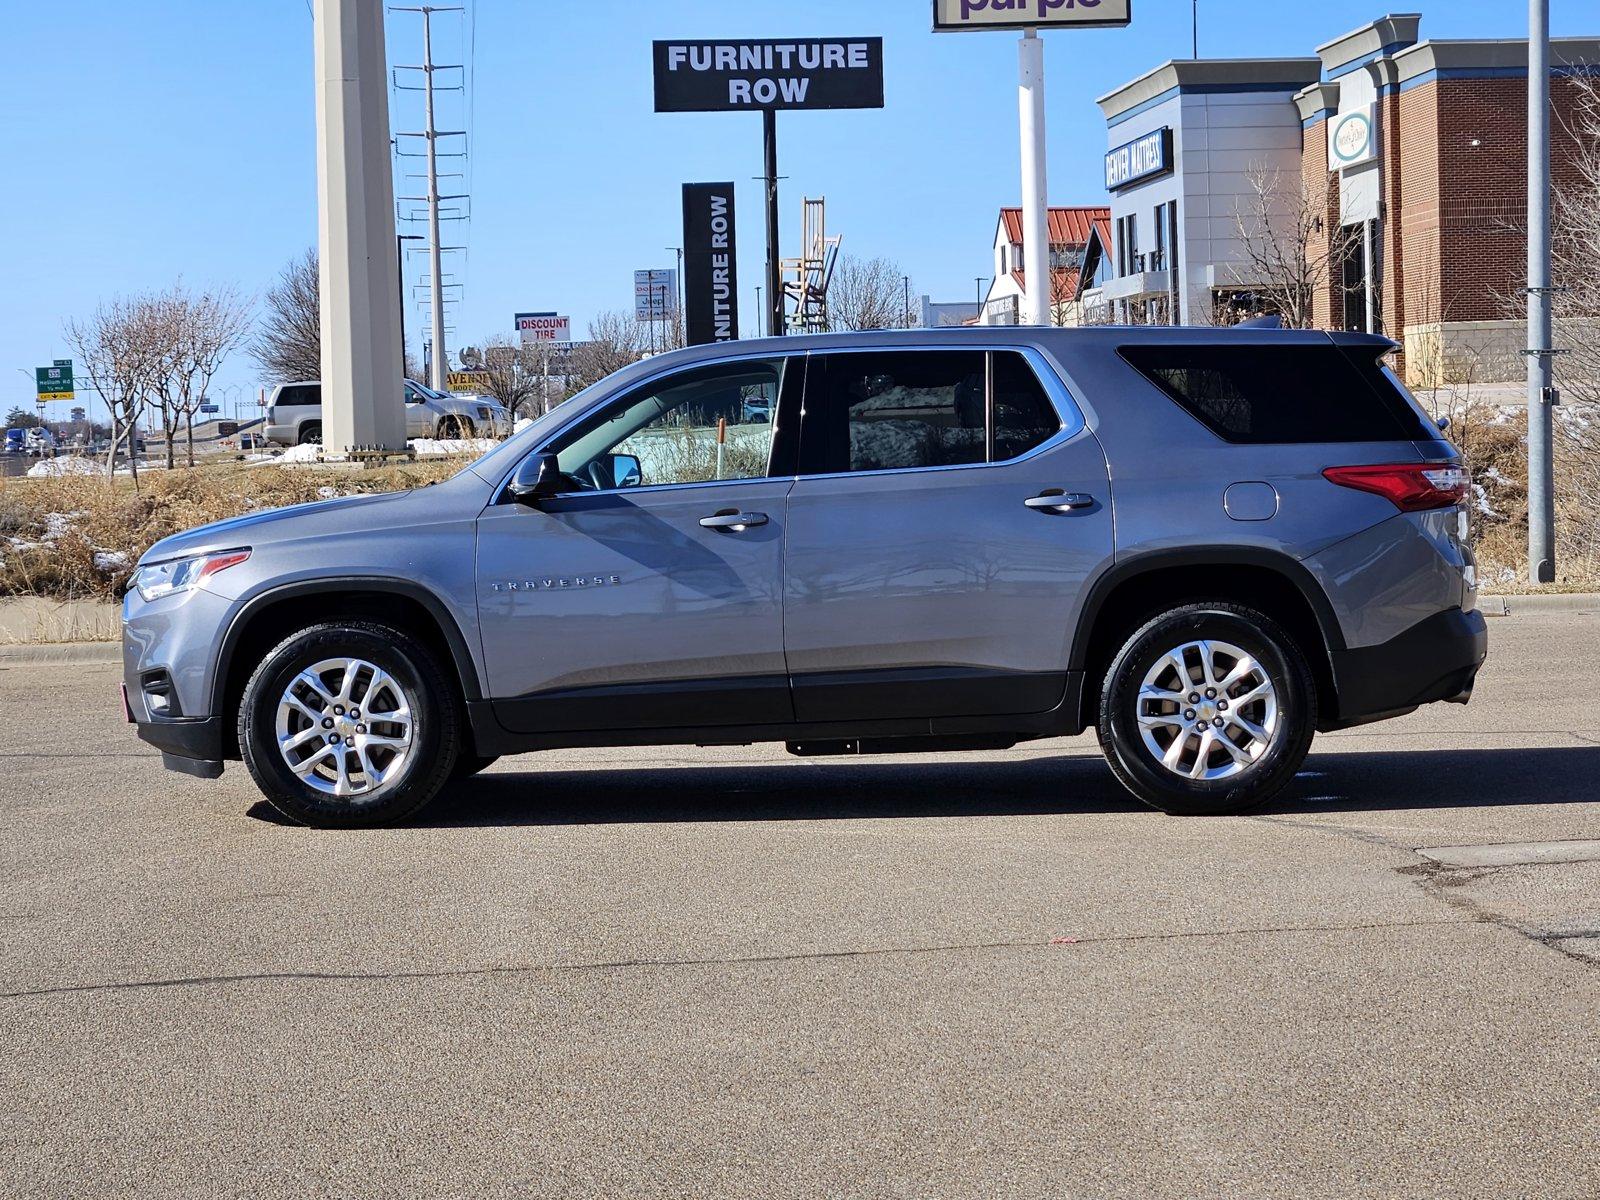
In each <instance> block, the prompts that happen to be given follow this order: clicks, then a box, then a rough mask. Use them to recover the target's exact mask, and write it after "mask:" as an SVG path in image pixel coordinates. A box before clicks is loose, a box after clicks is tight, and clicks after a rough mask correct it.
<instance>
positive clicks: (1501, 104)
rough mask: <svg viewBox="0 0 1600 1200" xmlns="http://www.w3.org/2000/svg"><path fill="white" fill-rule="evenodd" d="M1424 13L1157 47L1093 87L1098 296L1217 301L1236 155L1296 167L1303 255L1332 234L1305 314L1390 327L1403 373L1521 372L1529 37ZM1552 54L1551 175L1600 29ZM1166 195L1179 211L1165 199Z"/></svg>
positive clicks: (1570, 165) (1194, 317)
mask: <svg viewBox="0 0 1600 1200" xmlns="http://www.w3.org/2000/svg"><path fill="white" fill-rule="evenodd" d="M1421 21H1422V18H1421V17H1420V16H1418V15H1416V14H1402V15H1395V16H1387V17H1384V18H1382V19H1380V20H1377V21H1374V22H1372V23H1371V24H1368V25H1365V26H1363V27H1361V28H1360V29H1357V30H1354V31H1352V32H1350V33H1347V34H1345V35H1343V36H1342V37H1339V38H1336V39H1334V40H1333V41H1331V42H1329V43H1327V44H1326V45H1323V46H1319V47H1318V48H1317V51H1316V57H1315V58H1314V59H1292V60H1283V59H1278V60H1202V61H1200V62H1188V63H1168V64H1166V65H1165V66H1164V67H1160V68H1157V69H1156V71H1154V72H1151V73H1150V74H1149V75H1146V76H1143V77H1141V79H1139V80H1135V81H1133V82H1132V83H1130V84H1128V85H1126V86H1125V87H1123V88H1120V89H1118V90H1117V91H1116V92H1113V93H1111V94H1110V95H1108V96H1106V97H1103V98H1102V99H1101V101H1100V105H1101V108H1102V111H1104V113H1105V114H1106V118H1107V122H1108V127H1109V140H1110V143H1111V145H1112V146H1113V147H1114V149H1113V151H1112V155H1108V158H1107V184H1108V187H1111V188H1113V189H1114V190H1113V202H1112V209H1113V228H1114V235H1115V237H1116V238H1117V239H1118V242H1119V245H1118V248H1117V249H1116V250H1115V252H1114V255H1113V257H1114V260H1115V262H1116V264H1117V266H1118V268H1119V269H1118V271H1117V275H1118V278H1117V279H1114V280H1112V281H1111V282H1110V283H1109V284H1108V285H1106V287H1105V288H1104V289H1103V292H1104V293H1105V302H1107V303H1110V304H1116V303H1117V302H1118V298H1119V295H1120V296H1121V297H1122V300H1121V303H1122V306H1123V311H1122V312H1120V313H1119V315H1123V316H1131V317H1135V318H1137V317H1139V316H1141V315H1142V316H1144V317H1146V319H1158V318H1155V317H1152V316H1150V313H1149V310H1147V309H1139V308H1135V307H1134V306H1135V304H1136V303H1137V302H1138V301H1140V300H1141V299H1142V298H1144V297H1145V296H1146V295H1147V294H1150V293H1153V292H1157V291H1159V290H1162V288H1163V285H1166V288H1167V289H1168V290H1170V292H1171V294H1172V295H1173V305H1174V307H1175V308H1176V309H1177V313H1178V319H1181V320H1184V321H1187V322H1203V321H1208V320H1215V319H1218V318H1217V314H1218V312H1219V311H1220V310H1222V308H1223V304H1222V302H1223V301H1224V300H1226V299H1227V298H1228V296H1229V295H1230V293H1231V294H1234V295H1238V294H1241V293H1243V294H1248V292H1249V288H1250V284H1251V282H1252V281H1251V280H1250V279H1249V278H1248V268H1246V267H1244V266H1243V265H1242V262H1241V255H1240V247H1239V245H1238V241H1237V234H1236V230H1237V225H1238V221H1237V218H1236V215H1235V214H1236V213H1237V212H1238V205H1239V204H1241V203H1243V202H1244V201H1243V199H1242V194H1243V193H1244V192H1245V191H1246V190H1247V189H1246V188H1245V187H1243V186H1242V185H1241V172H1249V171H1257V172H1259V171H1260V170H1261V169H1263V168H1267V169H1270V170H1272V171H1274V172H1282V173H1291V172H1295V171H1298V173H1299V175H1300V178H1301V179H1302V180H1303V182H1304V186H1305V189H1306V193H1307V195H1308V196H1309V197H1310V198H1311V200H1312V202H1313V204H1314V205H1315V208H1316V211H1317V215H1318V216H1320V218H1321V220H1320V221H1319V222H1318V223H1317V227H1316V229H1315V232H1314V237H1315V238H1316V239H1318V240H1319V241H1320V245H1317V246H1315V247H1314V249H1313V253H1312V258H1313V259H1316V258H1317V257H1319V256H1320V255H1324V254H1327V253H1329V252H1330V250H1332V249H1334V248H1337V250H1338V253H1337V255H1335V260H1336V261H1335V263H1334V266H1333V269H1332V270H1331V271H1330V272H1329V275H1330V278H1329V279H1328V280H1327V283H1326V286H1325V287H1323V288H1321V289H1319V292H1318V295H1317V296H1316V297H1315V302H1314V305H1313V318H1314V321H1315V323H1316V324H1317V325H1319V326H1323V327H1327V328H1340V329H1368V330H1372V331H1374V332H1382V333H1386V334H1387V335H1388V336H1390V337H1392V338H1394V339H1395V340H1396V341H1398V342H1400V343H1401V345H1402V347H1403V348H1404V354H1405V368H1406V374H1407V375H1408V376H1409V377H1410V378H1411V379H1412V380H1413V381H1414V382H1418V383H1431V382H1435V381H1441V380H1459V379H1463V378H1469V377H1470V378H1473V379H1477V380H1480V381H1489V380H1497V379H1501V380H1503V379H1513V378H1518V377H1520V376H1521V374H1522V372H1523V370H1524V366H1523V362H1522V358H1521V355H1520V353H1519V351H1520V348H1521V346H1522V345H1523V344H1524V338H1525V332H1524V328H1525V327H1524V325H1523V324H1522V322H1521V321H1520V319H1518V318H1517V317H1516V315H1515V314H1516V312H1517V309H1518V306H1519V304H1520V295H1519V292H1518V289H1519V288H1520V287H1521V284H1522V280H1523V279H1525V277H1526V270H1527V243H1526V238H1525V235H1524V232H1523V231H1524V226H1525V222H1526V210H1527V103H1528V101H1527V74H1528V46H1527V42H1526V41H1487V40H1485V41H1477V40H1451V41H1421V40H1419V37H1418V34H1419V30H1420V27H1421ZM1551 61H1552V80H1551V107H1552V110H1553V112H1554V114H1555V120H1554V122H1553V126H1552V129H1553V147H1552V151H1553V158H1554V171H1555V181H1556V186H1557V188H1558V189H1559V188H1560V187H1561V186H1562V184H1563V181H1564V180H1565V181H1571V180H1572V179H1573V178H1574V147H1573V144H1572V141H1571V137H1572V134H1571V132H1570V128H1569V125H1570V123H1569V122H1567V121H1563V120H1562V117H1563V115H1565V114H1570V113H1572V112H1573V109H1574V106H1575V103H1576V100H1577V95H1576V89H1577V87H1578V83H1577V81H1576V79H1575V77H1576V76H1578V75H1580V74H1585V73H1588V72H1594V71H1600V38H1558V39H1556V40H1555V42H1554V43H1553V45H1552V51H1551ZM1308 69H1309V71H1310V78H1305V77H1304V74H1305V72H1307V71H1308ZM1297 76H1300V82H1299V84H1297V85H1295V86H1294V87H1293V88H1292V89H1291V88H1289V87H1288V85H1290V84H1292V83H1294V81H1295V79H1296V77H1297ZM1294 129H1297V130H1298V138H1297V139H1290V140H1286V137H1285V131H1286V130H1294ZM1162 138H1165V139H1167V141H1168V143H1169V146H1170V149H1169V151H1168V153H1167V154H1166V155H1165V161H1163V154H1162V153H1161V151H1160V149H1159V147H1158V145H1157V141H1158V139H1162ZM1130 139H1132V140H1131V141H1130ZM1130 146H1131V147H1133V148H1134V152H1133V154H1132V157H1131V159H1129V158H1128V156H1127V155H1126V152H1127V151H1128V149H1129V147H1130ZM1144 147H1148V149H1145V148H1144ZM1113 156H1117V157H1116V161H1115V162H1114V161H1113ZM1141 172H1142V173H1141ZM1130 176H1131V178H1130ZM1185 177H1188V178H1187V179H1186V178H1185ZM1157 200H1159V201H1160V204H1161V206H1157V205H1155V201H1157ZM1146 201H1150V203H1146ZM1174 201H1176V204H1177V211H1176V212H1174V211H1173V209H1172V208H1170V207H1162V206H1170V205H1171V204H1172V203H1173V202H1174ZM1146 209H1149V210H1150V212H1149V213H1148V214H1146V212H1145V210H1146ZM1140 222H1143V223H1144V224H1145V225H1146V227H1147V228H1148V227H1152V226H1154V225H1157V224H1159V225H1164V226H1165V227H1166V228H1165V229H1163V230H1162V232H1164V233H1166V235H1167V236H1166V238H1165V239H1164V241H1165V242H1166V243H1168V244H1169V245H1171V246H1172V247H1173V250H1172V251H1171V252H1169V253H1168V255H1167V258H1168V259H1170V261H1166V262H1163V263H1162V265H1163V266H1164V267H1165V268H1166V269H1168V270H1180V271H1181V273H1182V275H1181V277H1182V278H1184V279H1185V280H1186V282H1185V283H1184V284H1183V285H1182V287H1181V288H1180V287H1179V286H1178V285H1177V284H1175V283H1172V282H1171V281H1170V280H1165V279H1163V278H1161V277H1159V276H1157V277H1154V278H1152V274H1153V273H1152V272H1151V271H1150V270H1149V269H1148V268H1149V267H1150V265H1151V263H1150V260H1149V259H1148V258H1147V257H1145V256H1142V255H1139V254H1133V255H1130V254H1128V253H1127V248H1126V247H1124V246H1123V245H1122V244H1121V243H1122V242H1124V241H1126V240H1128V239H1129V237H1130V234H1131V236H1132V237H1134V238H1137V237H1138V236H1139V233H1138V229H1137V226H1138V224H1139V223H1140ZM1130 224H1131V225H1132V226H1133V228H1132V229H1131V230H1130V228H1129V226H1130ZM1141 267H1142V268H1145V269H1144V270H1143V271H1142V274H1143V276H1144V278H1141V279H1134V278H1132V277H1133V276H1135V275H1139V274H1141V272H1140V270H1139V268H1141ZM1124 268H1126V269H1124ZM1257 282H1259V281H1257Z"/></svg>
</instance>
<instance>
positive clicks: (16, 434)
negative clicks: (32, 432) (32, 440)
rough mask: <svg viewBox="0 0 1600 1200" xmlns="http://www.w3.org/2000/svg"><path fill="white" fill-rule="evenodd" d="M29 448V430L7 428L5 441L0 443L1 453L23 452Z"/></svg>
mask: <svg viewBox="0 0 1600 1200" xmlns="http://www.w3.org/2000/svg"><path fill="white" fill-rule="evenodd" d="M27 448H28V431H27V430H26V429H7V430H6V436H5V441H4V443H0V454H22V453H24V452H25V451H26V450H27Z"/></svg>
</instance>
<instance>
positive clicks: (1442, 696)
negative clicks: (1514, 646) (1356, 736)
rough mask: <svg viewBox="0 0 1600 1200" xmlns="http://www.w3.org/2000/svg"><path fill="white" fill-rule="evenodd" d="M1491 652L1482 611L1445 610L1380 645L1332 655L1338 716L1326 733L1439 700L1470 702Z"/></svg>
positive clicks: (1327, 722) (1324, 725)
mask: <svg viewBox="0 0 1600 1200" xmlns="http://www.w3.org/2000/svg"><path fill="white" fill-rule="evenodd" d="M1488 653H1489V627H1488V624H1487V622H1485V621H1484V619H1483V614H1482V613H1481V612H1476V611H1473V612H1463V611H1462V610H1461V609H1459V608H1451V609H1446V610H1445V611H1443V612H1438V613H1435V614H1434V615H1433V616H1431V617H1428V618H1426V619H1424V620H1422V621H1418V622H1417V623H1416V624H1415V625H1413V626H1411V628H1410V629H1407V630H1406V631H1405V632H1403V633H1400V634H1398V635H1396V636H1395V637H1392V638H1390V639H1389V640H1388V641H1387V642H1383V643H1381V644H1379V645H1376V646H1363V647H1361V648H1360V649H1356V650H1336V651H1334V653H1333V654H1332V656H1331V657H1332V664H1333V682H1334V688H1335V690H1336V691H1337V693H1338V697H1339V701H1338V715H1337V718H1336V719H1334V720H1331V721H1330V720H1325V721H1324V722H1322V725H1321V727H1322V728H1323V729H1338V728H1341V727H1344V726H1348V725H1359V724H1362V723H1363V722H1366V721H1374V720H1378V719H1380V718H1383V717H1387V716H1398V715H1400V714H1401V713H1405V712H1409V711H1411V710H1412V709H1414V708H1416V707H1418V706H1419V705H1423V704H1432V703H1434V702H1435V701H1438V700H1456V701H1460V702H1462V703H1465V702H1466V700H1467V699H1468V698H1470V697H1471V695H1472V686H1473V682H1474V681H1475V680H1476V678H1477V675H1478V669H1479V668H1480V667H1482V666H1483V662H1484V659H1485V658H1486V657H1487V656H1488Z"/></svg>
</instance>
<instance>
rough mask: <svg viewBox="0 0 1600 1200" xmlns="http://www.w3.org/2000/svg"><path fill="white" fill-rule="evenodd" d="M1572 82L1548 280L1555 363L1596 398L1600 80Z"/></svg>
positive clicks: (1566, 381) (1599, 373) (1599, 376)
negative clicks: (1567, 149)
mask: <svg viewBox="0 0 1600 1200" xmlns="http://www.w3.org/2000/svg"><path fill="white" fill-rule="evenodd" d="M1571 86H1573V87H1575V88H1576V89H1577V91H1578V102H1577V104H1575V105H1574V106H1573V108H1572V110H1571V115H1570V116H1569V117H1568V118H1567V129H1566V131H1565V132H1566V133H1567V135H1568V137H1570V138H1571V140H1572V142H1573V143H1574V145H1573V155H1572V157H1573V161H1572V163H1571V165H1570V167H1569V171H1570V172H1571V173H1570V174H1569V175H1568V176H1567V179H1569V180H1571V183H1570V184H1568V185H1567V186H1563V187H1557V188H1556V189H1555V192H1554V195H1553V197H1552V199H1553V208H1554V212H1553V214H1552V216H1553V221H1552V234H1553V237H1552V239H1551V257H1552V261H1551V275H1552V280H1551V282H1552V283H1554V285H1555V289H1556V290H1555V295H1554V297H1553V300H1554V309H1555V319H1556V328H1557V342H1558V344H1559V345H1560V346H1561V348H1562V349H1563V350H1564V351H1565V353H1564V354H1561V355H1559V356H1557V359H1556V363H1557V366H1558V367H1559V368H1560V373H1561V386H1562V388H1563V389H1564V390H1565V391H1566V393H1567V394H1568V396H1569V397H1570V398H1571V399H1574V400H1577V401H1580V402H1582V403H1586V404H1600V337H1596V334H1600V271H1597V270H1596V267H1595V264H1596V263H1597V262H1600V258H1597V257H1596V256H1597V255H1600V80H1597V79H1596V78H1595V77H1594V76H1581V75H1580V76H1575V77H1573V79H1572V81H1571ZM1563 182H1565V180H1564V181H1563ZM1523 311H1524V312H1525V311H1526V309H1523Z"/></svg>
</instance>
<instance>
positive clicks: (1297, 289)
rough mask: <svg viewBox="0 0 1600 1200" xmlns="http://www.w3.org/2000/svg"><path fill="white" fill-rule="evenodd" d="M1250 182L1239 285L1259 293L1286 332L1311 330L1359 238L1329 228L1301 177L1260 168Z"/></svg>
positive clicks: (1243, 206)
mask: <svg viewBox="0 0 1600 1200" xmlns="http://www.w3.org/2000/svg"><path fill="white" fill-rule="evenodd" d="M1247 180H1248V186H1249V191H1248V192H1247V194H1246V195H1245V196H1243V197H1242V198H1241V200H1240V207H1239V210H1238V212H1237V213H1236V214H1235V218H1234V220H1235V226H1236V229H1237V236H1238V239H1239V244H1240V248H1241V252H1242V254H1243V261H1242V262H1241V263H1239V264H1237V265H1235V266H1234V268H1233V275H1234V281H1235V282H1236V283H1237V284H1238V285H1239V286H1240V287H1241V288H1248V289H1251V290H1253V291H1255V292H1256V293H1257V294H1258V296H1259V297H1260V298H1261V299H1262V300H1263V301H1264V302H1265V305H1266V307H1268V308H1270V309H1271V310H1272V311H1274V312H1276V313H1277V314H1278V316H1279V317H1280V318H1281V319H1282V321H1283V324H1284V326H1285V327H1286V328H1288V329H1310V328H1312V327H1313V324H1314V318H1313V312H1314V308H1313V306H1314V304H1315V301H1316V297H1317V296H1318V295H1319V294H1321V293H1323V292H1325V291H1326V290H1327V289H1328V288H1329V287H1330V285H1331V284H1333V283H1334V282H1335V281H1339V278H1340V272H1341V271H1342V270H1343V263H1344V260H1345V258H1346V256H1347V255H1348V254H1349V253H1350V252H1351V250H1352V249H1353V248H1354V247H1355V245H1356V242H1357V240H1358V237H1359V234H1358V232H1357V231H1356V230H1355V229H1353V228H1348V227H1345V226H1339V227H1337V228H1334V229H1330V230H1325V214H1324V211H1323V208H1322V206H1321V205H1320V204H1319V203H1318V202H1317V201H1316V200H1315V199H1314V198H1313V197H1312V195H1311V194H1310V192H1309V191H1308V190H1307V188H1306V186H1305V180H1304V178H1303V177H1302V176H1301V175H1299V174H1298V173H1288V174H1286V173H1285V172H1283V171H1279V170H1275V169H1273V168H1270V167H1266V166H1257V167H1253V168H1252V169H1251V170H1250V171H1249V173H1248V175H1247Z"/></svg>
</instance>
